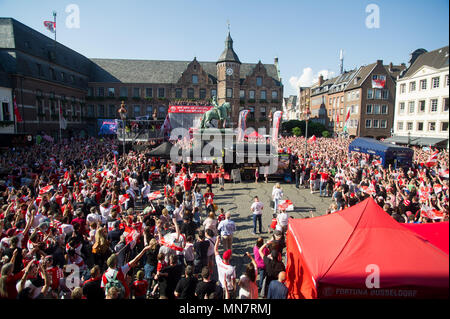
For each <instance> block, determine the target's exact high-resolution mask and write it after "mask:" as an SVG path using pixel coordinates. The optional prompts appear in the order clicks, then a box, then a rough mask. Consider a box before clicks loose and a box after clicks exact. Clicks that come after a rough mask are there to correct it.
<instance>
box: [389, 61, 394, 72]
mask: <svg viewBox="0 0 450 319" xmlns="http://www.w3.org/2000/svg"><path fill="white" fill-rule="evenodd" d="M393 68H394V65H393V64H392V62H391V63H389V71H390V72H392V69H393Z"/></svg>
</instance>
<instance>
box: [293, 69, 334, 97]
mask: <svg viewBox="0 0 450 319" xmlns="http://www.w3.org/2000/svg"><path fill="white" fill-rule="evenodd" d="M320 75H323V78H324V79H325V80H326V79H329V78H331V77H333V76H334V75H335V73H334V72H333V71H329V70H321V71H319V72H317V73H316V74H314V72H313V69H312V68H310V67H307V68H304V69H303V73H302V74H301V75H300V76H299V77H297V76H291V77H290V79H289V84H290V85H291V87H292V88H293V89H294V90H295V91H296V92H297V90H298V87H300V86H311V85H313V84H314V83H316V82H317V81H318V79H319V76H320Z"/></svg>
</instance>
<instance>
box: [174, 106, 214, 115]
mask: <svg viewBox="0 0 450 319" xmlns="http://www.w3.org/2000/svg"><path fill="white" fill-rule="evenodd" d="M212 108H213V106H205V105H170V106H169V113H199V114H203V113H205V112H207V111H209V110H210V109H212Z"/></svg>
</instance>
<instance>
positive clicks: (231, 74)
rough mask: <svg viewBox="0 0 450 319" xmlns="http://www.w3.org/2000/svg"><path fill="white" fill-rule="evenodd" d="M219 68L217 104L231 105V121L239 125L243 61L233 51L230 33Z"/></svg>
mask: <svg viewBox="0 0 450 319" xmlns="http://www.w3.org/2000/svg"><path fill="white" fill-rule="evenodd" d="M216 67H217V103H218V104H219V105H220V104H222V103H225V102H230V104H231V114H230V117H231V120H232V122H234V124H235V123H237V117H238V114H239V90H240V78H241V77H240V69H241V61H239V57H238V56H237V54H236V52H234V50H233V39H231V36H230V32H229V31H228V36H227V38H226V39H225V50H224V51H223V52H222V54H221V55H220V57H219V59H218V60H217V62H216Z"/></svg>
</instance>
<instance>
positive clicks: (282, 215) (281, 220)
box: [276, 211, 289, 231]
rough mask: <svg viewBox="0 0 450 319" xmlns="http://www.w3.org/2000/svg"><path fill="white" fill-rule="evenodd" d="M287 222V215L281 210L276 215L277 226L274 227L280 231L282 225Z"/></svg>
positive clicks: (285, 224)
mask: <svg viewBox="0 0 450 319" xmlns="http://www.w3.org/2000/svg"><path fill="white" fill-rule="evenodd" d="M288 223H289V216H288V214H287V213H286V212H284V211H283V212H281V213H279V214H278V216H277V226H276V229H277V230H279V231H282V227H284V226H287V225H288Z"/></svg>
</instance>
